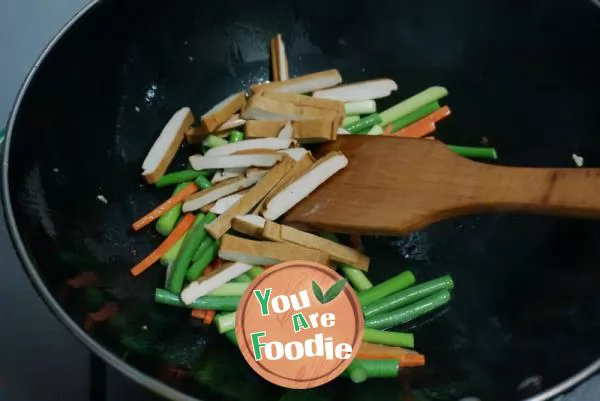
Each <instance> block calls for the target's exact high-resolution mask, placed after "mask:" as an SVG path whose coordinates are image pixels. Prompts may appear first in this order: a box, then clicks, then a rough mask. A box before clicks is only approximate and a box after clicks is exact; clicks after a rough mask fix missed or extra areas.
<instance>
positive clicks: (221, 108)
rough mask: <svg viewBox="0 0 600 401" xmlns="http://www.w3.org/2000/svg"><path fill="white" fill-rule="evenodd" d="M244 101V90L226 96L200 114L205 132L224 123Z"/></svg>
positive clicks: (213, 129)
mask: <svg viewBox="0 0 600 401" xmlns="http://www.w3.org/2000/svg"><path fill="white" fill-rule="evenodd" d="M245 103H246V94H245V93H244V92H239V93H235V94H233V95H231V96H228V97H227V98H225V99H224V100H222V101H221V102H219V103H218V104H217V105H215V106H214V107H213V108H212V109H210V110H209V111H207V112H206V113H204V115H203V116H202V127H203V128H204V129H205V130H206V132H213V131H215V130H216V129H217V128H218V127H219V126H220V125H221V124H223V123H225V122H226V121H227V120H228V119H229V118H230V117H231V116H233V115H234V114H235V113H236V112H238V111H239V110H241V109H242V108H243V107H244V104H245Z"/></svg>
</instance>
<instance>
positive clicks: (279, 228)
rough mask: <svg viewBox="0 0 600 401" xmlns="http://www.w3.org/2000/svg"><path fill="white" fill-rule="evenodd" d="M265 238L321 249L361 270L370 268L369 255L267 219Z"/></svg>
mask: <svg viewBox="0 0 600 401" xmlns="http://www.w3.org/2000/svg"><path fill="white" fill-rule="evenodd" d="M263 237H264V238H265V239H268V240H271V241H276V242H287V243H291V244H296V245H301V246H304V247H306V248H311V249H319V250H321V251H322V252H325V253H327V254H329V257H330V258H331V260H333V261H336V262H340V263H347V264H350V265H352V266H354V267H356V268H358V269H360V270H364V271H367V270H369V262H370V259H369V257H368V256H366V255H364V254H362V253H360V252H358V251H357V250H355V249H353V248H350V247H348V246H345V245H342V244H338V243H337V242H334V241H330V240H328V239H325V238H322V237H319V236H318V235H314V234H310V233H307V232H304V231H300V230H297V229H295V228H292V227H289V226H285V225H280V224H277V223H274V222H272V221H266V222H265V225H264V229H263Z"/></svg>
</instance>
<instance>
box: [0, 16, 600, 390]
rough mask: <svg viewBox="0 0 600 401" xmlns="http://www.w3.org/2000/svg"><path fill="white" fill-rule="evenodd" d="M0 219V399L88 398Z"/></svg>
mask: <svg viewBox="0 0 600 401" xmlns="http://www.w3.org/2000/svg"><path fill="white" fill-rule="evenodd" d="M27 25H28V26H29V25H31V24H27ZM2 96H3V97H4V96H5V94H3V95H2ZM0 223H1V228H0V256H1V260H2V273H1V274H0V316H1V317H2V318H3V320H2V331H1V333H0V347H1V348H0V355H1V357H0V400H4V399H5V398H3V396H4V394H3V393H2V391H3V390H4V389H5V388H8V389H10V391H11V392H12V393H13V394H15V399H19V398H16V395H17V394H19V393H20V394H23V395H24V396H28V397H27V398H25V399H33V400H46V399H48V400H63V399H65V400H70V399H84V400H85V399H89V398H90V397H89V396H90V392H93V391H91V389H90V385H91V382H90V375H91V372H90V369H89V363H90V356H89V353H88V352H87V351H86V350H85V349H84V347H83V346H81V345H80V344H79V343H78V342H76V340H75V339H74V338H73V337H72V336H71V335H70V334H69V333H68V332H67V331H66V330H65V329H64V328H63V326H62V325H60V324H59V323H58V322H57V321H56V320H55V319H54V317H53V316H52V315H50V314H49V312H48V310H47V308H46V307H45V306H44V305H43V303H42V301H41V300H40V299H39V298H38V297H37V295H36V294H35V292H34V291H33V289H32V287H31V285H30V284H29V282H28V279H27V277H26V276H25V274H24V273H23V272H22V270H21V267H20V265H19V262H18V260H17V258H16V256H15V254H14V251H13V250H12V247H11V244H10V241H9V239H8V236H7V233H6V230H5V228H4V220H3V218H2V221H1V222H0ZM32 380H35V382H36V385H35V386H33V385H32ZM108 384H109V385H108V390H107V395H108V397H107V399H109V400H120V399H128V400H132V399H134V400H135V399H141V400H145V399H148V398H146V396H147V395H148V394H147V393H146V392H143V391H141V392H140V391H139V389H138V388H137V386H136V385H134V384H132V383H130V382H128V381H125V380H122V379H121V376H120V374H118V373H116V372H114V371H113V370H111V369H108ZM97 394H98V393H95V395H97ZM7 399H8V400H11V398H7ZM92 399H93V398H92ZM580 399H581V400H588V399H589V400H591V399H598V398H597V397H596V398H580Z"/></svg>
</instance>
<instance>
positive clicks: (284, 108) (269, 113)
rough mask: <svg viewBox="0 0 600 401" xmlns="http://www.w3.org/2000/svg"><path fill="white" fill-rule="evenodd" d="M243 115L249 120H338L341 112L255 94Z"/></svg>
mask: <svg viewBox="0 0 600 401" xmlns="http://www.w3.org/2000/svg"><path fill="white" fill-rule="evenodd" d="M242 117H243V118H245V119H248V120H276V121H281V120H284V121H299V120H314V119H325V120H337V119H339V118H340V114H339V113H337V112H335V111H333V110H328V109H322V108H318V107H310V106H297V105H295V104H294V103H290V102H282V101H279V100H274V99H269V98H267V97H264V96H253V97H252V98H250V100H249V101H248V103H247V104H246V107H245V108H244V110H243V111H242Z"/></svg>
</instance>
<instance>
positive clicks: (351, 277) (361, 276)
mask: <svg viewBox="0 0 600 401" xmlns="http://www.w3.org/2000/svg"><path fill="white" fill-rule="evenodd" d="M339 267H340V269H341V270H342V273H344V276H346V278H347V279H348V281H349V282H350V284H351V285H352V287H354V289H355V290H356V291H365V290H368V289H369V288H371V287H373V284H371V282H370V281H369V279H368V278H367V276H366V274H365V273H364V272H363V271H362V270H359V269H357V268H356V267H354V266H351V265H348V264H346V263H340V264H339Z"/></svg>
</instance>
